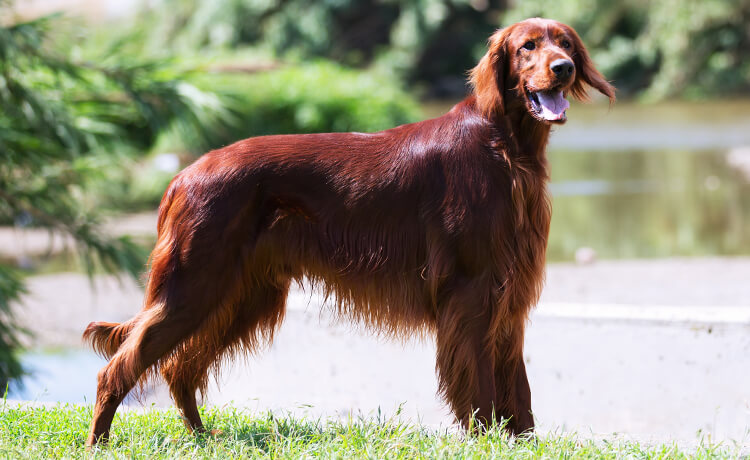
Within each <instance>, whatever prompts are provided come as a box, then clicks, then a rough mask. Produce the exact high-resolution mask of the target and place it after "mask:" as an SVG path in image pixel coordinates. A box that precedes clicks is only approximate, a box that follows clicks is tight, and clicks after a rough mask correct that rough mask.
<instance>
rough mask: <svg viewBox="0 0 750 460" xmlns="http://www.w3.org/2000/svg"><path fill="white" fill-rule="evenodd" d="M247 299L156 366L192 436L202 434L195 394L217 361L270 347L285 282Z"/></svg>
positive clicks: (258, 290) (282, 303)
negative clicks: (158, 367)
mask: <svg viewBox="0 0 750 460" xmlns="http://www.w3.org/2000/svg"><path fill="white" fill-rule="evenodd" d="M249 291H250V292H249V293H248V295H247V297H246V298H245V299H243V300H242V301H240V302H238V303H237V304H235V305H232V306H231V308H230V309H229V310H228V311H226V312H225V313H223V314H219V315H216V318H215V319H214V320H213V321H209V322H207V323H206V324H205V325H204V326H203V327H202V328H201V330H200V331H198V332H197V333H196V334H195V335H194V336H193V337H191V338H190V339H189V340H187V341H185V343H184V345H183V346H181V347H180V349H179V351H178V352H177V353H175V354H174V355H173V356H172V357H170V358H169V360H168V361H167V362H166V363H165V364H164V365H163V366H162V368H161V371H162V375H163V376H164V379H165V380H166V381H167V383H168V385H169V390H170V392H171V394H172V398H173V399H174V402H175V404H176V405H177V407H178V408H179V409H180V411H181V412H182V415H183V420H184V422H185V426H186V427H187V428H188V429H189V430H190V431H192V432H197V433H201V432H203V431H205V429H204V427H203V422H202V421H201V418H200V414H199V413H198V403H197V400H196V392H197V391H200V392H201V393H204V392H205V390H206V387H207V385H208V377H209V373H210V371H212V370H213V371H214V372H217V373H218V371H219V370H220V369H219V366H220V365H221V361H222V358H223V357H225V356H227V355H229V356H231V355H233V354H234V353H237V352H248V353H252V352H254V351H256V350H257V349H258V347H259V346H261V345H263V344H264V343H263V342H265V343H269V344H270V342H271V340H272V338H273V334H274V332H275V330H276V329H277V327H278V326H279V325H280V324H281V322H282V320H283V317H284V311H285V309H284V306H285V304H286V297H287V293H288V291H289V282H288V281H287V282H285V283H281V284H280V285H279V284H277V285H270V284H268V285H263V286H257V285H256V286H254V287H251V288H250V290H249Z"/></svg>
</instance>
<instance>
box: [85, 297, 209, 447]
mask: <svg viewBox="0 0 750 460" xmlns="http://www.w3.org/2000/svg"><path fill="white" fill-rule="evenodd" d="M202 321H203V317H201V316H200V315H196V314H195V313H194V310H192V309H190V308H169V307H168V306H165V305H162V306H160V307H158V308H153V309H150V310H149V311H148V312H146V313H145V314H144V315H143V316H142V318H141V320H140V321H139V323H138V325H137V326H136V328H134V329H133V331H132V332H131V333H130V335H129V336H128V339H127V340H125V342H124V343H123V344H122V345H121V346H120V348H119V349H118V350H117V353H115V355H114V356H113V357H112V359H111V360H110V361H109V363H107V365H106V366H104V368H102V370H101V371H99V374H98V377H97V379H98V385H97V391H96V403H95V405H94V417H93V421H92V423H91V431H90V433H89V437H88V440H87V442H86V444H87V445H93V444H95V443H97V442H99V441H102V440H106V439H107V438H108V436H109V429H110V426H111V424H112V419H113V418H114V415H115V411H116V410H117V407H118V406H119V405H120V403H121V402H122V400H123V399H124V398H125V396H126V395H127V394H128V392H129V391H130V390H131V389H132V388H133V387H134V386H135V385H136V384H137V383H138V380H139V379H140V378H141V375H142V374H143V373H144V372H145V371H146V370H147V369H149V368H150V367H151V366H152V365H154V364H155V363H156V362H157V361H158V360H159V359H161V358H162V357H164V356H165V355H167V354H168V353H169V352H171V351H172V350H173V349H174V347H175V346H176V345H177V344H178V343H180V342H181V341H182V340H184V339H185V338H186V337H188V336H190V335H191V334H192V333H193V332H195V331H196V330H197V329H198V328H199V326H200V324H201V323H202Z"/></svg>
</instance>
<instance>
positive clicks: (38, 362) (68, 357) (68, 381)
mask: <svg viewBox="0 0 750 460" xmlns="http://www.w3.org/2000/svg"><path fill="white" fill-rule="evenodd" d="M22 362H23V365H24V366H25V368H26V370H27V372H28V373H29V375H28V376H27V377H25V378H23V379H22V380H21V385H18V386H15V387H11V388H10V391H9V392H8V397H9V398H11V399H24V400H29V401H39V402H53V401H54V402H64V403H86V402H88V403H91V402H93V401H94V399H95V397H96V378H95V376H96V373H97V372H99V369H101V368H102V367H103V366H104V364H106V361H105V360H104V359H103V358H101V357H99V356H97V355H95V354H94V353H92V352H91V351H90V350H56V351H35V352H27V353H24V354H23V357H22Z"/></svg>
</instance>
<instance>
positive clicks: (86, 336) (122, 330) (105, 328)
mask: <svg viewBox="0 0 750 460" xmlns="http://www.w3.org/2000/svg"><path fill="white" fill-rule="evenodd" d="M134 325H135V324H134V323H133V322H132V320H131V321H127V322H124V323H122V324H120V323H105V322H95V323H90V324H89V325H88V327H86V330H85V331H83V341H84V342H89V344H90V345H91V347H92V348H93V349H94V351H95V352H96V353H98V354H100V355H102V356H104V357H105V358H107V359H109V358H111V357H112V355H114V354H115V353H117V349H118V348H120V345H122V343H123V342H124V341H125V339H127V338H128V334H129V333H130V331H131V330H132V329H133V326H134Z"/></svg>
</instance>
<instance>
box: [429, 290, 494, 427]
mask: <svg viewBox="0 0 750 460" xmlns="http://www.w3.org/2000/svg"><path fill="white" fill-rule="evenodd" d="M477 284H478V283H476V282H465V283H461V285H460V286H458V287H455V288H452V289H450V294H449V295H448V296H447V297H448V298H447V299H446V300H445V302H443V303H441V305H439V306H438V315H437V370H438V378H439V385H440V392H441V394H442V395H443V396H444V397H445V399H446V401H447V402H448V404H449V405H450V406H451V408H452V409H453V412H454V414H455V415H456V418H457V419H458V420H459V422H460V423H461V425H463V426H464V428H470V427H472V428H475V429H483V428H486V427H487V426H489V425H490V424H492V422H493V421H494V420H497V418H496V416H495V408H496V407H497V403H498V401H497V390H496V389H497V385H496V381H495V372H494V370H495V367H496V366H495V363H494V360H493V358H492V353H491V351H492V350H491V347H489V346H488V342H487V337H488V334H489V331H490V322H491V313H492V312H491V306H492V302H491V295H490V292H489V290H482V291H483V292H486V293H487V295H486V296H482V295H481V294H480V292H479V291H478V289H481V286H477ZM498 421H499V420H498Z"/></svg>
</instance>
